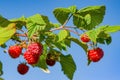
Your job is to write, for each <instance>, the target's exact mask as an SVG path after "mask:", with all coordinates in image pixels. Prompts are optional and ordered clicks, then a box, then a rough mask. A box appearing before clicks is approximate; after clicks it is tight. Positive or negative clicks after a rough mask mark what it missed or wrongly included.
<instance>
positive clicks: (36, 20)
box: [26, 14, 51, 37]
mask: <svg viewBox="0 0 120 80" xmlns="http://www.w3.org/2000/svg"><path fill="white" fill-rule="evenodd" d="M26 26H27V28H28V37H32V35H33V34H34V33H35V32H37V31H48V30H49V29H50V28H51V24H50V23H49V20H48V17H47V16H43V15H40V14H36V15H33V16H31V17H28V18H27V23H26Z"/></svg>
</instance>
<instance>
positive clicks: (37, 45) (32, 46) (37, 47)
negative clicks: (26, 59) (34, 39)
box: [27, 43, 43, 56]
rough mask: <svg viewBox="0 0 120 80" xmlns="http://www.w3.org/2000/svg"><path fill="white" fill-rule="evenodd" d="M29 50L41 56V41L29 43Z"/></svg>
mask: <svg viewBox="0 0 120 80" xmlns="http://www.w3.org/2000/svg"><path fill="white" fill-rule="evenodd" d="M27 51H29V52H31V53H32V54H34V55H38V56H39V55H41V54H42V51H43V46H42V44H41V43H31V44H30V45H28V48H27Z"/></svg>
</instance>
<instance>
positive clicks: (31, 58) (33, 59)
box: [23, 51, 39, 64]
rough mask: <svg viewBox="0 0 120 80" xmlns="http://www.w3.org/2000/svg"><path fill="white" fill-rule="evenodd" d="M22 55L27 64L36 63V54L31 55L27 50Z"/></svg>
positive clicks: (37, 58)
mask: <svg viewBox="0 0 120 80" xmlns="http://www.w3.org/2000/svg"><path fill="white" fill-rule="evenodd" d="M23 56H24V59H25V60H26V61H27V63H28V64H36V63H37V62H38V60H39V56H38V55H33V54H32V53H31V52H29V51H26V52H25V53H24V55H23Z"/></svg>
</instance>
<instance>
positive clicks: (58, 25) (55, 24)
mask: <svg viewBox="0 0 120 80" xmlns="http://www.w3.org/2000/svg"><path fill="white" fill-rule="evenodd" d="M50 24H51V26H53V27H55V28H58V27H60V24H59V23H50Z"/></svg>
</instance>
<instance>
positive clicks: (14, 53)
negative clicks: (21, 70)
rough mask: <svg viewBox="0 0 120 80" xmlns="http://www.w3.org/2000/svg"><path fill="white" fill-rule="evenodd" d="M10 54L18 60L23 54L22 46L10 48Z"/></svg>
mask: <svg viewBox="0 0 120 80" xmlns="http://www.w3.org/2000/svg"><path fill="white" fill-rule="evenodd" d="M8 53H9V55H10V56H11V57H12V58H18V57H19V56H20V54H21V53H22V48H21V47H20V46H16V45H15V46H10V47H9V49H8Z"/></svg>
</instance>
